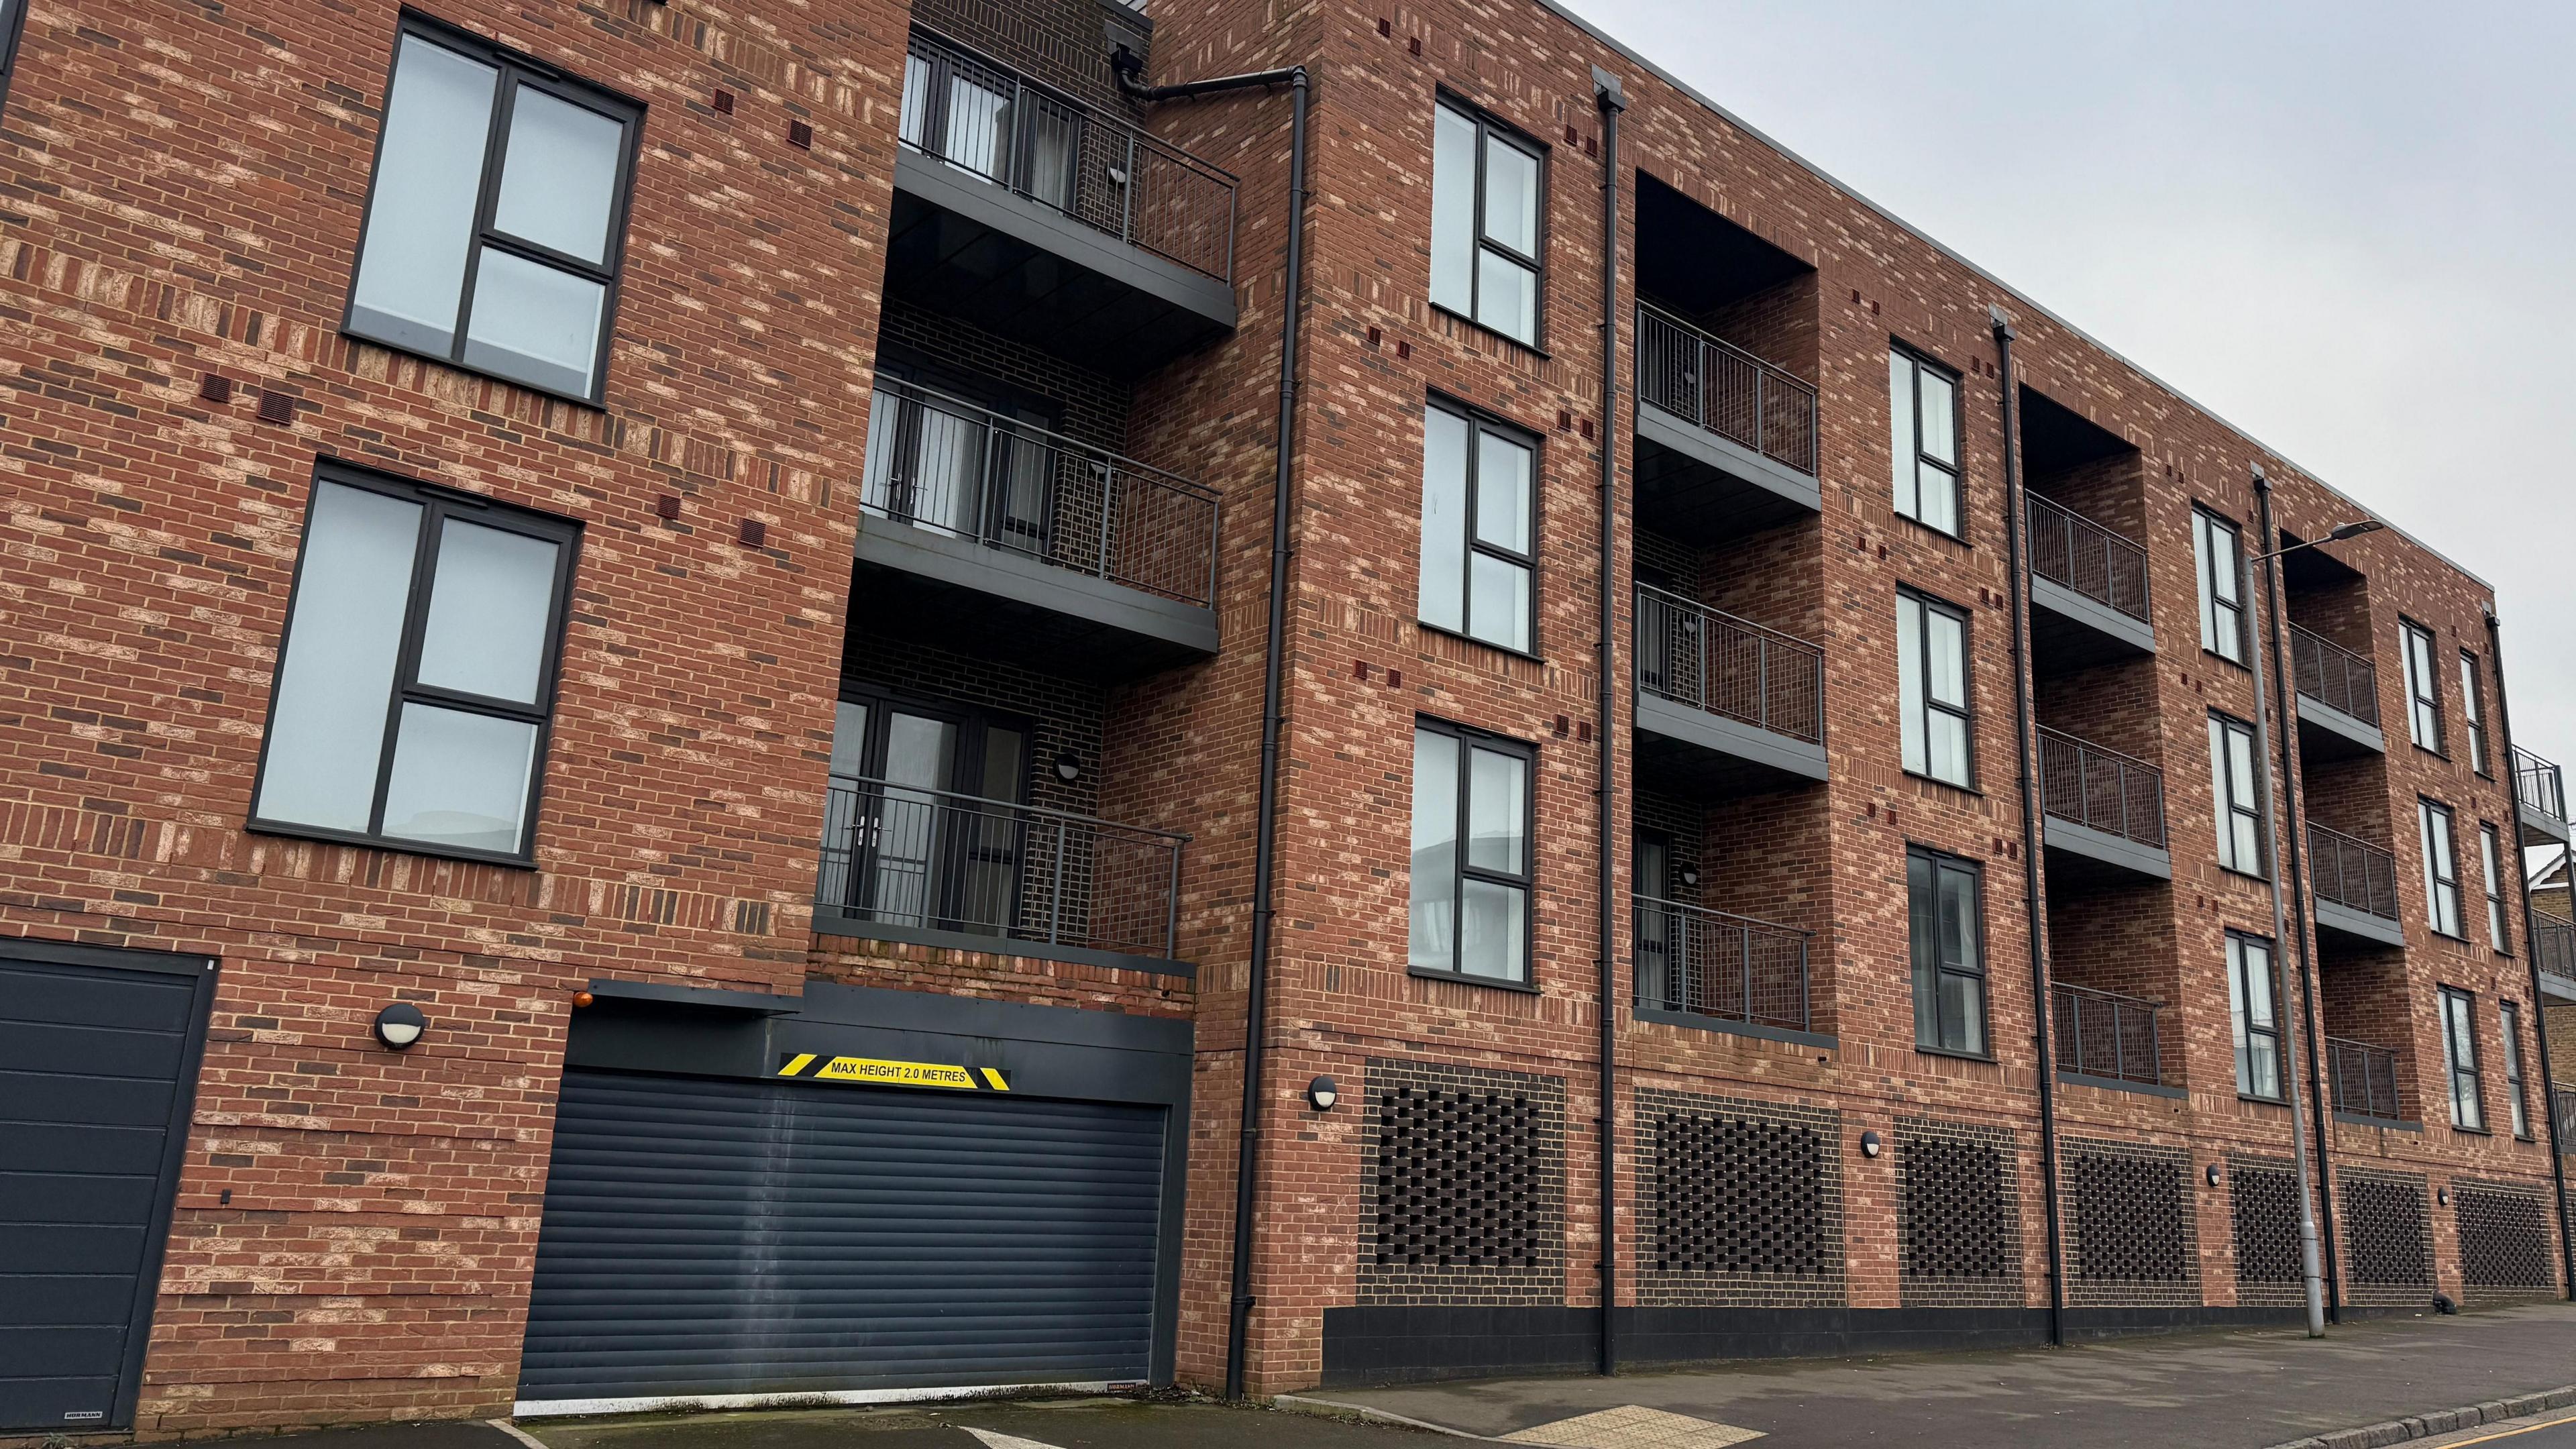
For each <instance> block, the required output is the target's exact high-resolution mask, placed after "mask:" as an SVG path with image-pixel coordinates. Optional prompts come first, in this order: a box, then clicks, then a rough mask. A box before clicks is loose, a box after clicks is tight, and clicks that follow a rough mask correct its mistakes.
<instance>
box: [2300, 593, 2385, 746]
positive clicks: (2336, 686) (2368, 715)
mask: <svg viewBox="0 0 2576 1449" xmlns="http://www.w3.org/2000/svg"><path fill="white" fill-rule="evenodd" d="M2290 679H2291V687H2292V688H2295V689H2296V690H2298V692H2299V748H2300V750H2301V751H2302V752H2304V753H2306V754H2308V755H2311V756H2314V757H2315V758H2318V759H2336V758H2340V757H2344V756H2350V755H2358V754H2380V755H2384V754H2387V753H2388V737H2387V736H2386V735H2384V734H2382V733H2380V730H2379V670H2378V669H2377V668H2376V667H2374V666H2373V665H2372V664H2371V662H2370V661H2369V660H2368V659H2365V658H2363V657H2362V656H2360V655H2358V654H2355V653H2353V652H2352V651H2351V650H2349V649H2346V648H2344V647H2343V646H2342V645H2340V644H2337V643H2334V642H2333V641H2331V640H2329V639H2326V638H2324V637H2322V636H2320V635H2317V634H2312V633H2310V632H2309V631H2307V630H2305V629H2302V628H2300V627H2299V626H2298V625H2296V624H2292V625H2291V626H2290Z"/></svg>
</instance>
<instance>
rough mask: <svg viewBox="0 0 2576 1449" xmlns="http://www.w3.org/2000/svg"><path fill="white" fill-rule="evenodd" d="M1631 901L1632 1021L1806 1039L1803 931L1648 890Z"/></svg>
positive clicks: (1798, 1039)
mask: <svg viewBox="0 0 2576 1449" xmlns="http://www.w3.org/2000/svg"><path fill="white" fill-rule="evenodd" d="M1634 905H1635V908H1636V915H1635V920H1634V925H1635V930H1636V938H1635V940H1636V982H1637V1001H1636V1008H1637V1016H1638V1019H1639V1020H1642V1021H1662V1022H1669V1023H1672V1024H1675V1025H1680V1026H1697V1027H1703V1028H1714V1029H1716V1030H1721V1031H1731V1032H1735V1033H1738V1034H1741V1035H1747V1036H1767V1037H1773V1038H1777V1039H1782V1040H1789V1041H1805V1040H1812V1039H1813V1038H1812V1037H1811V1036H1810V1026H1811V1019H1810V1017H1809V1014H1808V1010H1807V942H1808V933H1807V932H1805V931H1801V930H1798V929H1796V928H1795V927H1791V926H1781V925H1775V924H1773V923H1771V922H1769V921H1757V920H1755V919H1753V918H1752V917H1750V916H1737V915H1730V914H1728V913H1727V912H1725V911H1713V910H1709V909H1708V908H1706V907H1704V906H1694V905H1689V904H1687V903H1685V902H1682V901H1668V900H1659V899H1656V898H1654V897H1651V896H1638V897H1636V898H1635V900H1634Z"/></svg>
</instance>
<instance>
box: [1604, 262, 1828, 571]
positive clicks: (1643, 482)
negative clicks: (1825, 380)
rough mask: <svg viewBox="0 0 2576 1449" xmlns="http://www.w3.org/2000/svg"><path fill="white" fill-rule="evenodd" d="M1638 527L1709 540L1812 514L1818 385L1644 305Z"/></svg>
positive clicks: (1819, 503)
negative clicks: (1804, 380) (1815, 385)
mask: <svg viewBox="0 0 2576 1449" xmlns="http://www.w3.org/2000/svg"><path fill="white" fill-rule="evenodd" d="M1636 443H1637V456H1636V470H1637V471H1636V477H1637V523H1638V526H1639V527H1641V528H1646V529H1651V530H1653V531H1654V532H1656V533H1661V534H1666V535H1669V536H1670V537H1673V538H1676V539H1679V540H1681V541H1683V542H1685V543H1691V544H1697V545H1701V546H1707V545H1711V544H1718V543H1724V542H1726V541H1727V540H1729V539H1733V538H1738V537H1741V536H1742V535H1744V534H1748V533H1756V532H1759V531H1761V530H1763V529H1766V528H1775V527H1777V526H1779V525H1781V524H1783V523H1789V522H1793V521H1795V520H1797V519H1799V518H1806V517H1813V516H1814V515H1815V514H1816V513H1817V512H1818V511H1819V510H1820V509H1822V507H1823V506H1824V490H1823V487H1822V485H1821V484H1819V483H1818V482H1817V481H1816V389H1815V387H1814V386H1813V385H1812V384H1810V383H1807V382H1803V381H1801V380H1799V379H1798V378H1796V377H1794V376H1792V375H1790V374H1789V373H1788V372H1787V371H1785V370H1784V369H1781V368H1779V367H1775V366H1773V365H1772V364H1771V363H1768V362H1765V361H1764V360H1762V359H1761V358H1759V357H1756V356H1754V355H1753V354H1752V353H1750V352H1747V351H1745V350H1744V349H1743V348H1741V347H1737V346H1735V345H1734V344H1733V343H1730V342H1727V341H1725V340H1724V339H1722V338H1719V337H1718V336H1716V335H1715V334H1713V333H1709V332H1706V331H1703V330H1701V329H1699V328H1697V327H1694V326H1692V325H1691V324H1689V323H1688V322H1685V321H1683V320H1682V319H1680V318H1679V317H1676V316H1674V315H1672V314H1671V313H1669V312H1665V311H1663V310H1661V309H1659V308H1656V307H1652V306H1648V305H1646V304H1644V303H1639V304H1638V307H1637V439H1636Z"/></svg>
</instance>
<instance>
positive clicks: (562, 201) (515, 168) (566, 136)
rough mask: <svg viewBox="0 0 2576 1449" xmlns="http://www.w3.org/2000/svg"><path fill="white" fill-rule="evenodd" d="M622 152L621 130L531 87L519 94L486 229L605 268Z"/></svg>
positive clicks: (619, 125) (623, 135) (594, 113)
mask: <svg viewBox="0 0 2576 1449" xmlns="http://www.w3.org/2000/svg"><path fill="white" fill-rule="evenodd" d="M625 145H626V127H625V125H624V124H623V123H621V122H619V121H617V120H614V119H612V118H610V117H607V116H603V115H601V114H600V113H599V112H597V111H594V110H591V109H589V108H587V107H584V106H577V105H574V104H573V103H572V102H570V101H567V100H564V99H562V98H560V97H557V96H552V95H548V94H547V93H546V92H544V91H541V90H538V89H536V88H535V87H534V86H524V85H523V86H521V87H519V95H518V100H517V102H516V103H515V104H513V105H512V107H511V109H510V148H509V151H508V152H507V153H506V159H505V160H504V161H503V162H502V166H501V202H500V206H499V209H498V210H496V211H495V212H494V213H493V216H492V224H493V225H494V226H497V227H499V228H500V229H501V230H503V231H506V232H508V233H510V234H511V235H512V236H515V237H519V238H521V239H522V240H525V241H532V242H535V243H536V244H537V245H539V246H544V247H552V248H554V249H555V250H556V251H559V252H562V253H564V254H565V255H567V256H573V257H579V258H580V259H581V260H583V261H585V262H604V261H606V260H607V259H608V220H609V215H610V213H611V212H613V211H614V210H615V209H616V205H617V160H618V153H619V152H621V151H622V150H624V149H625Z"/></svg>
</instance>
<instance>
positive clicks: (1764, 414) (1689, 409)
mask: <svg viewBox="0 0 2576 1449" xmlns="http://www.w3.org/2000/svg"><path fill="white" fill-rule="evenodd" d="M1637 396H1638V397H1639V398H1641V399H1643V400H1645V401H1646V402H1649V403H1652V404H1654V405H1655V406H1656V407H1659V408H1662V409H1663V410H1664V411H1665V412H1668V413H1671V414H1672V415H1673V416H1675V417H1678V418H1682V419H1685V420H1687V421H1689V422H1693V423H1696V424H1698V425H1699V426H1701V427H1703V428H1706V429H1708V430H1709V431H1710V432H1712V433H1715V434H1717V435H1718V436H1719V437H1722V438H1725V439H1727V440H1728V441H1730V442H1735V443H1741V444H1742V445H1744V446H1745V447H1748V448H1751V449H1752V450H1754V451H1755V452H1757V453H1760V454H1761V455H1762V456H1764V457H1766V458H1770V459H1772V460H1773V461H1775V462H1780V463H1786V464H1788V465H1789V466H1790V467H1792V468H1795V469H1797V470H1798V471H1799V472H1801V473H1810V474H1812V473H1814V472H1815V471H1816V389H1815V385H1814V384H1813V383H1808V382H1802V381H1800V380H1799V379H1798V378H1796V377H1794V376H1792V375H1790V374H1789V373H1787V372H1784V371H1782V370H1781V369H1779V368H1777V367H1774V366H1772V365H1771V364H1770V363H1767V362H1765V361H1763V360H1762V359H1761V358H1759V357H1756V356H1754V355H1753V354H1752V353H1750V352H1747V351H1745V350H1744V349H1743V348H1741V347H1738V346H1736V345H1735V344H1734V343H1732V342H1729V341H1727V340H1725V339H1724V338H1721V337H1717V336H1714V335H1712V334H1710V333H1707V332H1703V331H1701V330H1700V329H1699V328H1696V327H1693V326H1692V325H1690V324H1689V323H1688V322H1685V321H1683V320H1682V319H1680V318H1679V317H1675V316H1673V315H1672V314H1671V313H1669V312H1665V311H1661V310H1659V309H1657V308H1654V307H1650V306H1647V305H1646V304H1645V303H1642V302H1640V303H1639V304H1637Z"/></svg>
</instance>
